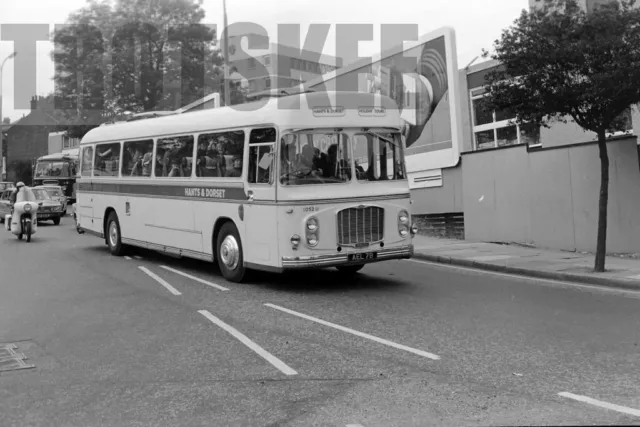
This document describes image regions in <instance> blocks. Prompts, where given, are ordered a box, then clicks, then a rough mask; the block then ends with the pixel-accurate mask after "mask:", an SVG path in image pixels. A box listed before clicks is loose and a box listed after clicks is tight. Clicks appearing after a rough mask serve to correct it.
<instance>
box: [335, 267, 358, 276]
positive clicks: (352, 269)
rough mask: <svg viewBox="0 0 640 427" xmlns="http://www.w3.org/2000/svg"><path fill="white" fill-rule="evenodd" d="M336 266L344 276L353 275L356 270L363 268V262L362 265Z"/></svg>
mask: <svg viewBox="0 0 640 427" xmlns="http://www.w3.org/2000/svg"><path fill="white" fill-rule="evenodd" d="M336 268H337V269H338V271H339V272H340V273H342V274H343V275H345V276H353V275H354V274H356V273H357V272H358V271H360V270H362V269H363V268H364V264H363V265H344V266H340V267H336Z"/></svg>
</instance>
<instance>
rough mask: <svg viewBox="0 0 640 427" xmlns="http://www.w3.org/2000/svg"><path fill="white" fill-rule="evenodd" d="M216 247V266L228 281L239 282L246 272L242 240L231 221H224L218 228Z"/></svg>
mask: <svg viewBox="0 0 640 427" xmlns="http://www.w3.org/2000/svg"><path fill="white" fill-rule="evenodd" d="M216 247H217V248H218V249H217V253H216V258H217V260H218V266H219V267H220V271H221V272H222V275H223V276H224V278H225V279H227V280H228V281H230V282H236V283H238V282H241V281H242V279H243V278H244V275H245V273H246V269H245V268H244V265H243V262H244V258H243V255H242V242H241V241H240V235H239V234H238V229H237V228H236V226H235V225H234V224H233V223H232V222H227V223H225V224H224V225H223V226H222V228H221V229H220V233H219V234H218V241H217V245H216Z"/></svg>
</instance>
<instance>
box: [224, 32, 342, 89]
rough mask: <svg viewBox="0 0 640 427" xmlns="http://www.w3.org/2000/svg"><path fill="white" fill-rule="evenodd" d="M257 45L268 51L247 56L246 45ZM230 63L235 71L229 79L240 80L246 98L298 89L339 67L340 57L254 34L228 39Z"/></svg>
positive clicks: (340, 64) (263, 50) (340, 65)
mask: <svg viewBox="0 0 640 427" xmlns="http://www.w3.org/2000/svg"><path fill="white" fill-rule="evenodd" d="M243 39H244V40H243ZM258 43H261V44H262V45H264V46H268V48H267V49H262V50H261V52H260V55H257V54H256V53H254V52H253V50H252V51H251V52H250V53H251V56H252V57H248V56H249V55H248V54H247V53H244V52H249V49H248V46H249V45H251V46H257V45H258ZM229 63H230V64H231V66H232V68H233V69H234V73H233V74H232V76H231V77H233V78H236V79H240V80H242V84H243V86H244V87H245V88H246V89H247V90H248V95H252V94H255V93H258V92H263V91H267V90H271V89H274V88H289V87H293V86H297V85H299V84H301V83H304V82H306V81H308V80H313V79H315V78H317V77H319V76H321V75H323V74H327V73H329V72H331V71H333V70H336V69H338V68H340V67H342V60H341V59H340V58H336V57H334V56H329V55H320V54H318V53H316V52H310V51H305V50H300V49H296V48H294V47H290V46H286V45H283V44H276V43H270V42H269V39H268V38H267V37H263V36H260V35H257V34H246V35H238V36H229Z"/></svg>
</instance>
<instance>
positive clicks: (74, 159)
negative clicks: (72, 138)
mask: <svg viewBox="0 0 640 427" xmlns="http://www.w3.org/2000/svg"><path fill="white" fill-rule="evenodd" d="M78 153H79V149H75V150H70V151H67V152H63V153H56V154H49V155H47V156H42V157H40V158H38V160H37V161H36V167H35V171H34V174H33V185H34V186H38V185H59V186H60V187H62V189H63V190H64V195H65V196H66V197H67V200H68V201H69V204H73V203H75V202H76V173H77V171H78Z"/></svg>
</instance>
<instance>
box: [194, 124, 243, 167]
mask: <svg viewBox="0 0 640 427" xmlns="http://www.w3.org/2000/svg"><path fill="white" fill-rule="evenodd" d="M243 157H244V131H241V130H240V131H228V132H219V133H209V134H203V135H200V136H199V137H198V151H197V157H196V176H198V177H201V178H239V177H241V176H242V160H243Z"/></svg>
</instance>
